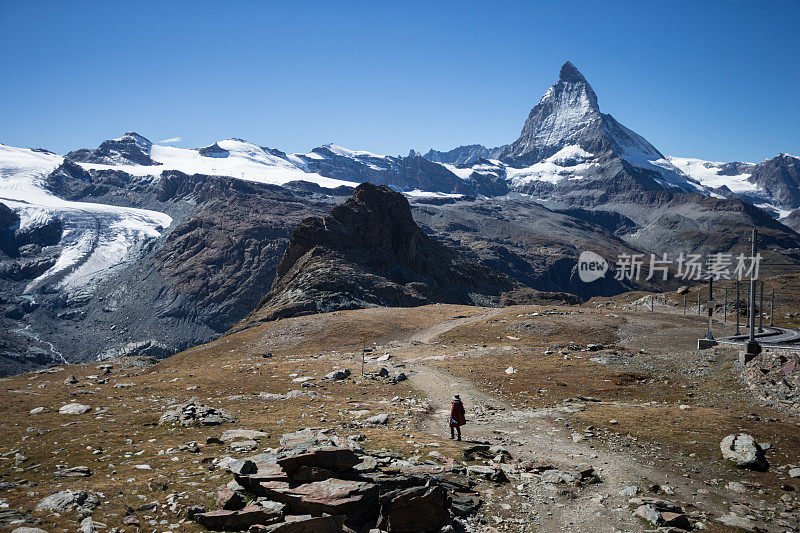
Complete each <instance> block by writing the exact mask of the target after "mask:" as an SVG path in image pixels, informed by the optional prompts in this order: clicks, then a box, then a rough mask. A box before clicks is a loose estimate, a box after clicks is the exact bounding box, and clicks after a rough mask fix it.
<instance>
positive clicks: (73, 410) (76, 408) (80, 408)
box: [58, 403, 92, 415]
mask: <svg viewBox="0 0 800 533" xmlns="http://www.w3.org/2000/svg"><path fill="white" fill-rule="evenodd" d="M91 410H92V408H91V407H90V406H88V405H83V404H81V403H68V404H67V405H64V406H62V407H61V408H60V409H59V410H58V412H59V413H60V414H62V415H82V414H84V413H88V412H89V411H91Z"/></svg>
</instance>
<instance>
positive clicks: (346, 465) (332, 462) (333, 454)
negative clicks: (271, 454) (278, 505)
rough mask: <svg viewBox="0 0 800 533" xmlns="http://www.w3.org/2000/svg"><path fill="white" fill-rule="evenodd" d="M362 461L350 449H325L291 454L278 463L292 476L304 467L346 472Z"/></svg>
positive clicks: (280, 459)
mask: <svg viewBox="0 0 800 533" xmlns="http://www.w3.org/2000/svg"><path fill="white" fill-rule="evenodd" d="M360 461H361V460H360V459H359V458H358V456H357V455H356V454H355V452H353V450H351V449H350V448H336V447H332V446H331V447H324V448H314V449H310V450H308V451H303V452H298V453H290V454H288V455H286V456H284V457H281V458H279V459H278V461H277V463H278V464H279V465H280V466H281V468H283V470H284V471H285V472H286V473H287V474H289V475H290V476H292V475H294V474H295V473H296V472H297V471H298V470H299V469H300V467H302V466H307V467H316V468H323V469H325V470H330V471H332V472H345V471H347V470H350V469H352V468H353V467H354V466H355V465H357V464H358V463H359V462H360Z"/></svg>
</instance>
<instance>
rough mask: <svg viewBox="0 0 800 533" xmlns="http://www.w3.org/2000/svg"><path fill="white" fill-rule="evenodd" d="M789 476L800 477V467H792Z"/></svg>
mask: <svg viewBox="0 0 800 533" xmlns="http://www.w3.org/2000/svg"><path fill="white" fill-rule="evenodd" d="M789 477H791V478H798V477H800V468H791V469H789Z"/></svg>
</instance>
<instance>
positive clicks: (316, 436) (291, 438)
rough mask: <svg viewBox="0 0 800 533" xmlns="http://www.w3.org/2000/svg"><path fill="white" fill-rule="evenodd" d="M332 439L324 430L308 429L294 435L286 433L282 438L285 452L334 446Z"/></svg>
mask: <svg viewBox="0 0 800 533" xmlns="http://www.w3.org/2000/svg"><path fill="white" fill-rule="evenodd" d="M333 444H334V443H333V439H332V437H330V436H328V435H327V434H326V433H325V431H323V430H322V429H314V428H306V429H301V430H300V431H295V432H294V433H286V434H284V435H283V436H282V437H281V446H282V447H283V448H284V449H285V450H290V449H297V448H311V447H315V446H333Z"/></svg>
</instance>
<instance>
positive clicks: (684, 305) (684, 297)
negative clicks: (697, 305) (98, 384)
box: [683, 294, 686, 315]
mask: <svg viewBox="0 0 800 533" xmlns="http://www.w3.org/2000/svg"><path fill="white" fill-rule="evenodd" d="M683 314H684V315H685V314H686V295H685V294H684V295H683Z"/></svg>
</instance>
